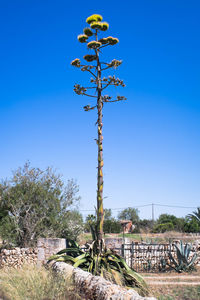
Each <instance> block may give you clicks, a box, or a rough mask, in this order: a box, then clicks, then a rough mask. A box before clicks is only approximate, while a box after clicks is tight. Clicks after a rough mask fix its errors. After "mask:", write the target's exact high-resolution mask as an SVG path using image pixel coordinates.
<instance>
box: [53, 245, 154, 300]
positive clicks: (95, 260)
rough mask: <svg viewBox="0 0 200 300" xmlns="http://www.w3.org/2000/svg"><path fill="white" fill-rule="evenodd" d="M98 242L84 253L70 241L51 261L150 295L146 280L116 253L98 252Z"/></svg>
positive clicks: (107, 250) (105, 250)
mask: <svg viewBox="0 0 200 300" xmlns="http://www.w3.org/2000/svg"><path fill="white" fill-rule="evenodd" d="M97 249H98V245H97V241H96V240H94V241H93V243H92V244H91V245H88V249H87V250H86V251H84V250H83V249H81V248H80V247H79V245H78V244H77V243H76V242H75V241H72V240H68V248H66V249H63V250H61V251H59V252H58V253H57V254H55V255H53V256H51V257H50V258H49V261H48V263H49V262H51V261H57V262H58V261H59V262H65V263H69V264H71V265H72V266H73V267H75V268H77V267H80V268H81V269H82V270H84V271H87V272H90V273H92V274H93V275H98V276H102V277H104V278H105V279H107V280H110V281H112V282H113V283H115V284H119V285H122V286H126V287H128V288H134V289H136V290H137V291H138V293H140V294H141V295H147V294H148V288H147V285H146V283H145V281H144V279H143V278H142V277H141V276H140V275H139V274H138V273H136V272H135V271H133V270H132V269H131V268H129V266H128V265H127V264H126V262H125V260H124V259H123V258H122V257H120V256H119V255H118V254H117V253H116V252H114V251H113V250H110V249H106V247H105V245H103V249H104V250H103V251H101V253H98V252H97Z"/></svg>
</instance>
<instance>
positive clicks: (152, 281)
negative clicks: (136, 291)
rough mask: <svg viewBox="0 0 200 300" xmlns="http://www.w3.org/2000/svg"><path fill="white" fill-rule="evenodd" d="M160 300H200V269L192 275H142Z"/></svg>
mask: <svg viewBox="0 0 200 300" xmlns="http://www.w3.org/2000/svg"><path fill="white" fill-rule="evenodd" d="M142 275H143V277H144V279H145V280H146V282H147V283H148V285H149V289H150V293H151V295H152V296H155V297H156V298H157V299H159V300H200V268H198V270H197V271H196V272H192V273H182V274H179V273H175V272H171V273H159V274H155V273H153V274H152V273H146V274H142Z"/></svg>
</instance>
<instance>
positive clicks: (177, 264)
mask: <svg viewBox="0 0 200 300" xmlns="http://www.w3.org/2000/svg"><path fill="white" fill-rule="evenodd" d="M174 246H175V248H176V257H177V259H175V258H174V257H173V255H172V251H169V253H168V255H169V258H170V264H169V263H168V266H170V267H171V268H173V269H174V270H175V271H176V272H178V273H181V272H183V271H184V272H188V271H192V270H194V267H195V265H196V264H197V259H198V257H199V255H198V254H197V253H194V254H193V256H192V257H191V256H190V252H191V248H192V246H191V245H190V244H186V245H184V244H183V242H182V241H180V243H179V245H176V244H175V245H174Z"/></svg>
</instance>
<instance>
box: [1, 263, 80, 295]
mask: <svg viewBox="0 0 200 300" xmlns="http://www.w3.org/2000/svg"><path fill="white" fill-rule="evenodd" d="M0 282H1V286H0V292H1V294H0V297H1V298H2V299H5V300H13V299H15V300H25V299H27V300H28V299H31V300H32V299H33V300H47V299H48V300H55V299H57V300H66V299H68V300H69V299H70V300H76V299H80V297H79V296H78V295H76V293H75V292H74V290H73V286H72V281H71V279H70V278H66V277H64V276H62V275H59V274H55V273H54V272H53V271H51V270H46V269H45V268H44V267H40V268H39V267H36V266H25V267H23V268H22V269H18V270H16V269H9V270H1V271H0Z"/></svg>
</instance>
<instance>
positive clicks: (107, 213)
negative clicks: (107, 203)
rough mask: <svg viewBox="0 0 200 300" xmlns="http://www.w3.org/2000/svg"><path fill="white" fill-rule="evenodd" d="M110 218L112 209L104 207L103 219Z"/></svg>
mask: <svg viewBox="0 0 200 300" xmlns="http://www.w3.org/2000/svg"><path fill="white" fill-rule="evenodd" d="M111 218H112V211H111V209H110V208H105V209H104V221H106V220H111Z"/></svg>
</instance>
